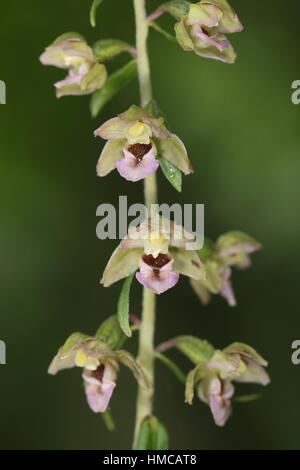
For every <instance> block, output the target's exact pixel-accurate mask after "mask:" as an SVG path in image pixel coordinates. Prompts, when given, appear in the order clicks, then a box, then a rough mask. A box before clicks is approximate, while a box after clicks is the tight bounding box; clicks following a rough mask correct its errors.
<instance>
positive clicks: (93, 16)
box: [90, 0, 103, 28]
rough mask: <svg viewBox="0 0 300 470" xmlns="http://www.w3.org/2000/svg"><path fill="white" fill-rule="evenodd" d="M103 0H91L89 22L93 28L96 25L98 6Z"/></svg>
mask: <svg viewBox="0 0 300 470" xmlns="http://www.w3.org/2000/svg"><path fill="white" fill-rule="evenodd" d="M102 1H103V0H93V3H92V6H91V9H90V23H91V25H92V26H93V28H95V26H96V13H97V8H98V6H99V5H100V4H101V3H102Z"/></svg>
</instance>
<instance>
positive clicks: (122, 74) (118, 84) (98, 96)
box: [90, 60, 137, 117]
mask: <svg viewBox="0 0 300 470" xmlns="http://www.w3.org/2000/svg"><path fill="white" fill-rule="evenodd" d="M136 73H137V66H136V62H135V60H131V61H130V62H128V63H127V64H126V65H124V66H123V67H122V68H120V69H119V70H117V72H115V73H113V74H112V75H110V76H109V77H108V79H107V82H106V84H105V86H104V87H103V88H101V90H97V91H96V92H95V93H94V94H93V95H92V98H91V103H90V111H91V114H92V117H96V116H97V115H98V113H99V112H100V111H101V110H102V109H103V107H104V106H105V105H106V103H108V101H110V100H111V99H112V98H113V97H114V96H115V95H116V94H117V93H119V91H120V90H122V88H124V87H125V86H126V85H127V84H128V83H130V82H131V80H133V79H134V77H135V76H136Z"/></svg>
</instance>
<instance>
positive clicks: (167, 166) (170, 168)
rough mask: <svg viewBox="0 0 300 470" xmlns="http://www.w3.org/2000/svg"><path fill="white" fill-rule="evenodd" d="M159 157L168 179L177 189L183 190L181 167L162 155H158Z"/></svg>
mask: <svg viewBox="0 0 300 470" xmlns="http://www.w3.org/2000/svg"><path fill="white" fill-rule="evenodd" d="M157 159H158V160H159V163H160V167H161V169H162V172H163V174H164V175H165V177H166V178H167V180H168V181H169V182H170V183H171V185H172V186H174V188H175V189H177V191H179V192H181V185H182V173H181V171H180V170H179V168H177V166H175V165H173V163H171V162H169V160H167V159H166V158H164V157H162V156H158V157H157Z"/></svg>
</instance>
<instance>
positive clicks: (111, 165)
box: [96, 139, 125, 176]
mask: <svg viewBox="0 0 300 470" xmlns="http://www.w3.org/2000/svg"><path fill="white" fill-rule="evenodd" d="M124 145H125V140H124V139H115V140H109V141H108V142H106V144H105V146H104V148H103V150H102V153H101V155H100V158H99V160H98V163H97V167H96V170H97V175H98V176H106V175H107V174H108V173H110V172H111V171H112V170H114V169H115V168H116V161H117V160H121V158H123V157H124V155H123V147H124Z"/></svg>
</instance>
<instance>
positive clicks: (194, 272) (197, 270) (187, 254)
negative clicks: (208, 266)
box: [170, 248, 205, 280]
mask: <svg viewBox="0 0 300 470" xmlns="http://www.w3.org/2000/svg"><path fill="white" fill-rule="evenodd" d="M170 251H171V253H172V255H173V257H174V271H176V272H178V273H180V274H184V275H185V276H188V277H191V278H193V279H198V280H204V279H205V269H204V266H203V264H202V263H201V261H200V258H199V256H198V255H197V253H196V252H195V251H193V250H185V249H184V248H171V249H170Z"/></svg>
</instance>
